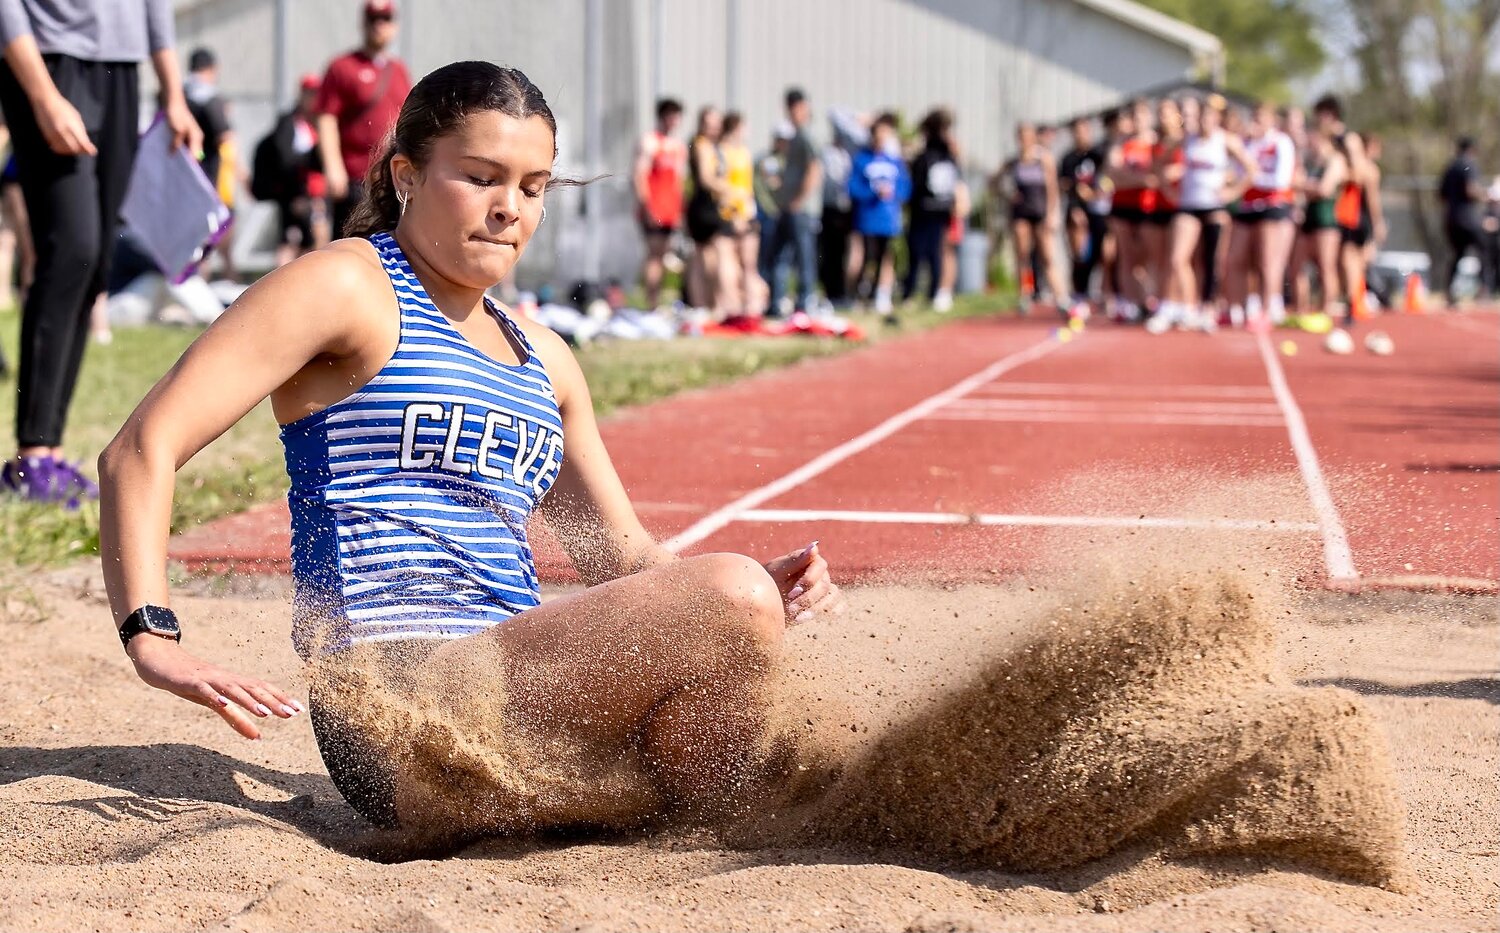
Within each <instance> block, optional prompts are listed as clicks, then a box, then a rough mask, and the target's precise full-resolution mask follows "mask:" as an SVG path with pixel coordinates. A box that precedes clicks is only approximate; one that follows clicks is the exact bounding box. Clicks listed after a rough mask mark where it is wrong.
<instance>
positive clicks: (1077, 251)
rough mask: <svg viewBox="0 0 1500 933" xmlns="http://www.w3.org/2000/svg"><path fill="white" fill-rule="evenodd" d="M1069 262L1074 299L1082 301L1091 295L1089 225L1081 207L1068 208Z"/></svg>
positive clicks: (1085, 213) (1086, 215)
mask: <svg viewBox="0 0 1500 933" xmlns="http://www.w3.org/2000/svg"><path fill="white" fill-rule="evenodd" d="M1067 218H1068V219H1067V227H1068V230H1067V234H1068V238H1067V239H1068V262H1069V266H1070V269H1071V273H1072V286H1073V295H1072V297H1073V299H1074V300H1082V299H1084V298H1086V297H1088V293H1089V272H1090V271H1091V270H1090V269H1089V252H1090V243H1089V224H1088V214H1087V212H1086V211H1084V209H1083V208H1081V207H1070V208H1068V214H1067Z"/></svg>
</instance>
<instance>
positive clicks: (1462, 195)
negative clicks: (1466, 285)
mask: <svg viewBox="0 0 1500 933" xmlns="http://www.w3.org/2000/svg"><path fill="white" fill-rule="evenodd" d="M1438 197H1439V198H1441V199H1442V201H1443V230H1444V232H1445V233H1447V235H1448V250H1449V252H1450V253H1452V259H1451V260H1450V262H1449V263H1448V277H1447V279H1445V287H1446V288H1447V290H1448V305H1449V306H1450V307H1452V306H1453V305H1454V304H1455V303H1456V301H1457V296H1456V295H1455V294H1454V292H1453V283H1454V282H1455V281H1457V279H1458V264H1459V263H1461V262H1463V258H1464V257H1465V256H1466V255H1468V253H1469V250H1471V249H1472V250H1474V251H1475V252H1477V253H1479V255H1480V257H1481V262H1483V257H1484V250H1483V249H1482V245H1483V243H1484V223H1483V219H1482V218H1481V216H1480V205H1481V204H1483V203H1484V198H1485V194H1484V187H1483V185H1482V183H1481V182H1480V178H1479V167H1478V166H1476V165H1475V164H1474V140H1472V139H1470V138H1469V137H1467V136H1461V137H1459V139H1458V144H1457V146H1456V147H1455V149H1454V153H1453V161H1452V162H1449V163H1448V168H1447V169H1446V170H1445V171H1444V172H1443V177H1442V180H1441V181H1440V182H1439V183H1438ZM1491 278H1492V275H1491V273H1490V272H1489V270H1487V269H1486V270H1484V273H1483V274H1482V275H1481V276H1480V283H1481V285H1480V287H1481V290H1483V289H1484V285H1485V284H1487V283H1489V282H1490V281H1491Z"/></svg>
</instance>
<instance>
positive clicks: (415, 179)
mask: <svg viewBox="0 0 1500 933" xmlns="http://www.w3.org/2000/svg"><path fill="white" fill-rule="evenodd" d="M421 181H422V177H421V173H420V172H418V171H417V167H416V166H415V165H413V164H412V161H411V159H409V158H407V157H406V156H405V155H402V154H401V153H399V152H398V153H396V154H395V155H393V156H391V184H392V185H393V186H395V189H396V191H397V192H398V193H401V194H407V195H409V194H411V192H412V189H414V188H416V187H417V185H418V184H420V183H421Z"/></svg>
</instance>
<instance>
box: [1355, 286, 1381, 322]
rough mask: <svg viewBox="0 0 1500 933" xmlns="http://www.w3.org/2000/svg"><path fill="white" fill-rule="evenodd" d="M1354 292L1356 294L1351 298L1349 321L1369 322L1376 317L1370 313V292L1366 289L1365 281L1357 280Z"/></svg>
mask: <svg viewBox="0 0 1500 933" xmlns="http://www.w3.org/2000/svg"><path fill="white" fill-rule="evenodd" d="M1352 290H1353V292H1354V294H1352V295H1350V296H1349V319H1350V320H1351V321H1368V320H1369V319H1370V318H1372V317H1374V316H1375V315H1374V314H1373V313H1372V312H1371V311H1370V301H1369V292H1368V291H1367V290H1366V288H1365V280H1364V279H1363V278H1361V279H1357V280H1356V281H1355V282H1354V288H1353V289H1352Z"/></svg>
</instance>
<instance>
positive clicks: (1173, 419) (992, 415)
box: [927, 408, 1284, 428]
mask: <svg viewBox="0 0 1500 933" xmlns="http://www.w3.org/2000/svg"><path fill="white" fill-rule="evenodd" d="M927 420H928V421H995V422H1012V423H1014V422H1031V423H1038V424H1189V425H1200V426H1203V427H1212V428H1220V427H1230V428H1279V427H1282V426H1283V424H1284V422H1282V420H1281V416H1280V415H1276V416H1275V417H1271V416H1267V417H1264V418H1247V417H1240V418H1226V417H1223V416H1220V415H1171V414H1166V415H1153V414H1150V413H1148V412H1138V413H1137V412H1098V413H1090V412H1080V411H1056V412H1045V411H1014V412H1008V411H993V412H990V411H969V410H965V409H962V408H946V409H944V410H943V411H939V412H934V413H933V414H931V415H929V416H928V417H927Z"/></svg>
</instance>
